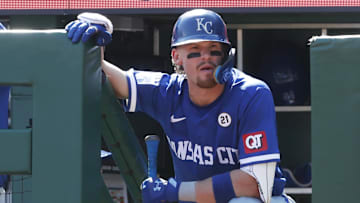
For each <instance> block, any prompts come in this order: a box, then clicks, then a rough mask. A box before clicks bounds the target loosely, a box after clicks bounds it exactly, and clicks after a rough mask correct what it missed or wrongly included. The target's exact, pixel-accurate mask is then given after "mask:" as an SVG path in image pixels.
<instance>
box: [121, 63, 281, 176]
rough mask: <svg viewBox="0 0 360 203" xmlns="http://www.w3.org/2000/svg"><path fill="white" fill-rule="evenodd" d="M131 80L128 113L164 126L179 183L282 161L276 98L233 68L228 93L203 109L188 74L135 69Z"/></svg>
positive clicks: (265, 86)
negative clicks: (191, 89) (195, 99)
mask: <svg viewBox="0 0 360 203" xmlns="http://www.w3.org/2000/svg"><path fill="white" fill-rule="evenodd" d="M127 78H128V87H129V98H128V99H127V101H126V103H125V105H124V106H125V109H126V110H127V111H129V112H135V111H142V112H145V113H147V114H148V115H150V116H151V117H152V118H154V119H155V120H157V121H158V122H159V123H160V124H161V126H162V127H163V130H164V132H165V133H166V138H167V141H168V143H169V146H170V151H171V155H172V159H173V165H174V170H175V177H176V179H178V180H180V181H196V180H202V179H205V178H208V177H210V176H213V175H216V174H219V173H224V172H227V171H230V170H233V169H239V168H240V167H242V166H246V165H252V164H257V163H264V162H273V161H275V162H278V161H279V160H280V153H279V149H278V142H277V136H276V121H275V109H274V102H273V97H272V94H271V91H270V89H269V87H268V86H267V85H266V84H265V83H264V82H262V81H260V80H258V79H255V78H253V77H251V76H249V75H247V74H245V73H243V72H241V71H239V70H237V69H233V70H232V78H231V79H230V80H229V81H227V83H226V84H225V88H224V91H223V93H222V95H221V96H219V97H218V98H217V99H216V100H215V101H214V102H213V103H211V104H210V105H208V106H204V107H200V106H197V105H195V104H194V103H192V101H191V100H190V98H189V89H188V84H187V79H186V78H185V76H184V75H179V74H172V75H169V74H164V73H158V72H144V71H135V70H133V69H131V70H129V71H128V72H127Z"/></svg>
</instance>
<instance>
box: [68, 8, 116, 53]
mask: <svg viewBox="0 0 360 203" xmlns="http://www.w3.org/2000/svg"><path fill="white" fill-rule="evenodd" d="M65 30H66V31H67V33H68V34H67V36H68V38H69V39H70V40H71V41H72V42H73V43H78V42H79V41H80V40H81V41H82V42H87V41H88V40H89V39H91V38H93V37H95V40H96V44H97V45H99V46H105V45H107V44H109V43H110V42H111V40H112V36H111V34H112V32H113V25H112V23H111V21H110V20H109V19H108V18H107V17H105V16H103V15H101V14H98V13H81V14H80V15H78V20H75V21H72V22H70V23H68V24H67V25H66V27H65Z"/></svg>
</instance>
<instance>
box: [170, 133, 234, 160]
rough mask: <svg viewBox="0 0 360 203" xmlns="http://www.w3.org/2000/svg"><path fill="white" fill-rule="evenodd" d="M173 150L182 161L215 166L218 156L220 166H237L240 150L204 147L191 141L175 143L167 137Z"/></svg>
mask: <svg viewBox="0 0 360 203" xmlns="http://www.w3.org/2000/svg"><path fill="white" fill-rule="evenodd" d="M166 138H167V141H168V142H169V145H170V148H171V150H172V151H173V152H174V153H175V154H176V156H177V157H178V158H179V159H180V160H191V161H193V162H194V163H197V164H199V165H210V166H211V165H214V156H217V158H218V160H219V163H220V164H224V165H225V164H230V165H236V164H237V163H238V155H237V152H238V150H237V149H235V148H231V147H224V146H221V147H218V148H216V149H214V147H213V146H202V145H198V144H192V143H191V142H190V141H188V140H185V141H178V142H177V143H175V142H174V141H171V140H170V139H169V137H167V136H166Z"/></svg>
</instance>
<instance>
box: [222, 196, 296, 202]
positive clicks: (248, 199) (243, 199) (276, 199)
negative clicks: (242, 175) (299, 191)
mask: <svg viewBox="0 0 360 203" xmlns="http://www.w3.org/2000/svg"><path fill="white" fill-rule="evenodd" d="M229 203H262V201H261V200H259V199H257V198H251V197H237V198H234V199H232V200H230V201H229ZM271 203H295V200H293V199H292V198H291V197H289V196H287V195H285V194H283V195H281V196H273V197H271Z"/></svg>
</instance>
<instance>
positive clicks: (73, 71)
mask: <svg viewBox="0 0 360 203" xmlns="http://www.w3.org/2000/svg"><path fill="white" fill-rule="evenodd" d="M0 44H1V46H0V56H1V69H0V85H12V86H16V85H19V86H31V87H32V128H29V129H30V133H29V130H26V131H24V130H23V131H21V130H15V129H14V130H11V132H9V131H6V130H0V143H2V146H6V144H5V143H7V144H8V147H10V146H11V145H13V146H14V148H13V150H12V151H11V154H16V156H15V157H20V158H21V159H20V160H13V159H12V158H13V156H11V154H9V156H4V157H2V159H8V162H9V160H11V161H13V162H12V164H13V165H11V166H12V168H10V169H9V168H7V167H6V166H4V165H2V166H1V167H0V173H3V172H6V173H11V174H31V186H30V187H31V195H30V196H29V197H30V198H31V201H26V200H25V201H24V202H53V203H79V202H81V203H82V202H84V203H85V202H86V203H98V202H104V201H101V200H102V197H101V195H102V194H103V192H104V184H103V182H102V179H101V176H100V143H101V137H100V135H101V109H100V108H101V71H100V60H99V59H100V50H99V49H98V47H95V46H92V45H91V44H90V43H89V44H85V45H84V44H82V43H80V44H78V45H73V44H72V43H71V42H70V40H68V39H67V37H66V33H65V31H63V30H45V31H2V32H0ZM15 112H16V111H15ZM20 117H21V116H18V115H16V116H14V118H20ZM20 119H21V118H20ZM25 119H26V118H25ZM9 135H13V136H17V139H18V140H15V141H14V138H9ZM19 140H20V141H21V143H22V145H24V148H27V149H29V150H30V154H29V150H19V148H21V145H20V146H19V145H16V143H19ZM29 140H30V141H29ZM21 160H25V161H21ZM24 163H26V164H24ZM103 199H107V200H109V199H108V198H103Z"/></svg>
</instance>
